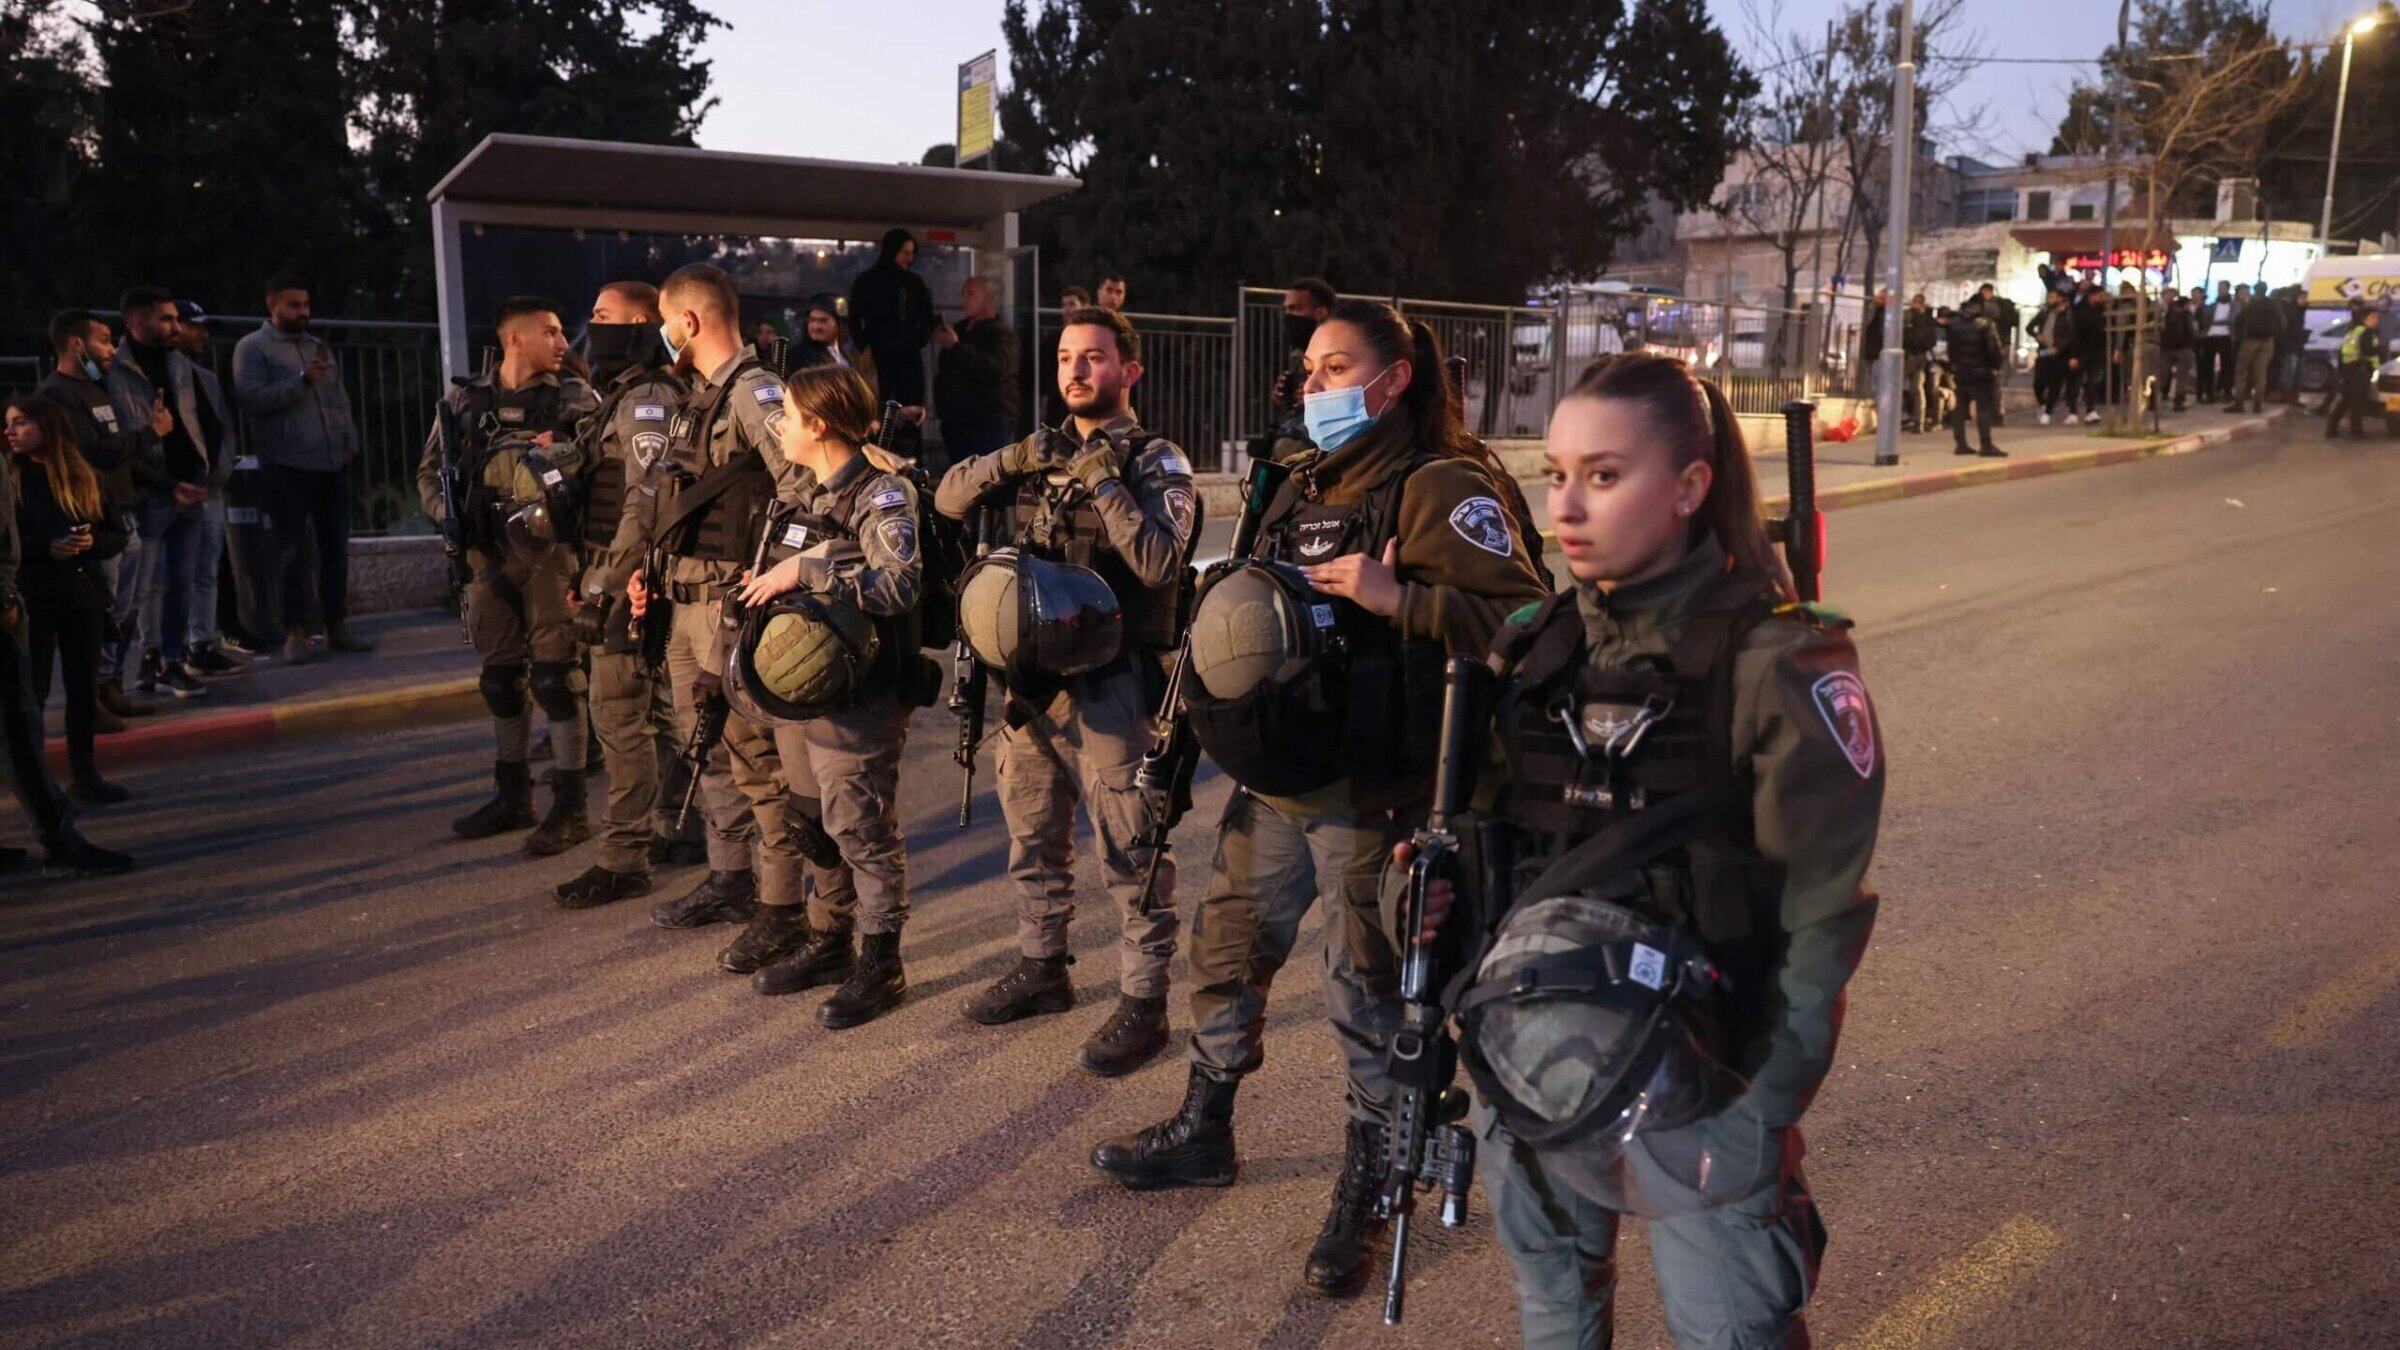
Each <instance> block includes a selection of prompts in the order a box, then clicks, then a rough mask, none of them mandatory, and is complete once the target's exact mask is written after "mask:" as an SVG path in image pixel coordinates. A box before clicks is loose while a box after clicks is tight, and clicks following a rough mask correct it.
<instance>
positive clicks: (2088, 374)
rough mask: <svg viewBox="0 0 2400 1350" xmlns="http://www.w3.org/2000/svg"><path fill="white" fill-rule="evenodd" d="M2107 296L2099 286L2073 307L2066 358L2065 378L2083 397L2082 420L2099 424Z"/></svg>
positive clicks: (2105, 378) (2105, 376)
mask: <svg viewBox="0 0 2400 1350" xmlns="http://www.w3.org/2000/svg"><path fill="white" fill-rule="evenodd" d="M2108 365H2109V348H2108V292H2106V291H2104V290H2102V289H2101V288H2099V287H2098V286H2094V287H2092V288H2091V289H2089V290H2087V291H2085V292H2084V293H2083V303H2082V304H2081V305H2078V306H2076V307H2075V345H2074V346H2073V347H2072V348H2070V349H2069V351H2068V355H2067V372H2068V378H2070V379H2072V380H2074V381H2075V382H2076V383H2077V385H2078V386H2079V387H2080V388H2081V391H2082V395H2083V420H2084V423H2085V424H2086V425H2090V424H2092V423H2094V422H2098V421H2099V420H2100V405H2101V404H2102V403H2104V402H2106V401H2107V399H2108V383H2109V369H2108Z"/></svg>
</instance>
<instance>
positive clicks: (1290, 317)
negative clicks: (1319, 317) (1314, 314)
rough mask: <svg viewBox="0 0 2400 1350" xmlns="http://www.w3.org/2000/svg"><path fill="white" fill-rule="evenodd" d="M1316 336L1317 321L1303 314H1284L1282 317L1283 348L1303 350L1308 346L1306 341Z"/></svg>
mask: <svg viewBox="0 0 2400 1350" xmlns="http://www.w3.org/2000/svg"><path fill="white" fill-rule="evenodd" d="M1316 335H1317V321H1316V320H1315V319H1312V318H1310V317H1308V316H1307V315H1305V314H1286V315H1284V316H1283V345H1284V346H1286V347H1289V348H1292V349H1294V350H1305V349H1306V348H1307V346H1308V340H1309V339H1310V338H1312V337H1315V336H1316Z"/></svg>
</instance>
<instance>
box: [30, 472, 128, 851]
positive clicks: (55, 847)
mask: <svg viewBox="0 0 2400 1350" xmlns="http://www.w3.org/2000/svg"><path fill="white" fill-rule="evenodd" d="M13 458H14V456H11V455H0V749H5V751H6V753H5V754H0V776H5V777H6V778H7V779H8V787H9V790H10V791H11V792H13V793H15V794H16V798H17V804H18V805H20V806H22V807H24V808H25V817H26V819H27V820H30V821H31V822H32V823H33V828H34V833H35V835H36V837H37V838H38V839H39V840H40V841H41V845H42V850H43V852H44V854H45V855H46V856H45V857H44V859H43V868H42V870H43V873H44V874H45V875H48V876H101V875H107V874H112V873H117V872H123V871H126V870H128V869H130V868H131V867H132V866H133V859H131V858H129V857H127V856H126V855H124V854H122V853H116V852H112V851H110V850H108V849H104V848H101V847H99V846H97V845H95V844H93V843H92V842H91V841H90V840H88V839H86V838H84V837H83V834H82V832H80V831H78V830H77V829H76V828H75V816H74V813H73V812H72V811H71V810H69V809H68V806H67V798H66V794H64V793H62V792H60V791H59V790H58V784H57V783H55V782H53V781H51V778H50V767H49V765H48V763H46V762H45V761H44V759H43V758H42V713H41V709H40V707H39V706H37V705H36V704H35V703H34V700H33V671H32V667H31V666H29V665H28V664H27V663H26V660H25V602H24V600H23V599H22V598H21V597H19V596H18V594H17V559H18V538H17V494H16V471H15V468H14V467H13V466H12V465H11V464H10V462H9V461H10V460H11V459H13ZM24 856H25V855H24V851H23V850H21V849H15V848H8V847H5V846H0V871H4V870H6V869H8V868H10V867H13V866H15V865H16V864H17V863H19V862H21V861H23V859H24Z"/></svg>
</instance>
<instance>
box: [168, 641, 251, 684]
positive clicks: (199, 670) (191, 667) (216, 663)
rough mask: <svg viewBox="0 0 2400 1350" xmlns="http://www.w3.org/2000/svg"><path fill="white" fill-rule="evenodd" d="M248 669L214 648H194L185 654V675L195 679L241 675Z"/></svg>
mask: <svg viewBox="0 0 2400 1350" xmlns="http://www.w3.org/2000/svg"><path fill="white" fill-rule="evenodd" d="M248 669H249V667H248V666H246V665H243V664H242V663H241V662H239V661H236V660H234V659H233V658H232V657H230V656H227V655H226V654H225V653H223V652H221V651H219V650H217V649H216V648H215V647H214V646H207V647H192V648H189V649H187V650H186V651H185V652H184V654H183V670H184V673H185V674H187V675H190V676H191V677H193V678H194V679H206V678H208V677H209V676H211V675H239V674H241V673H242V672H243V671H246V670H248Z"/></svg>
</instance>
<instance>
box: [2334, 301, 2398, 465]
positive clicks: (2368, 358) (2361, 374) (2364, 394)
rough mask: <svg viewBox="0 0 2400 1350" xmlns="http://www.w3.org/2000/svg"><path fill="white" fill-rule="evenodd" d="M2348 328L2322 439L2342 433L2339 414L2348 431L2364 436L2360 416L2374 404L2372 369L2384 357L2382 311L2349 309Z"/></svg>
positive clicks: (2362, 416) (2373, 373) (2364, 428)
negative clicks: (2346, 419) (2345, 420)
mask: <svg viewBox="0 0 2400 1350" xmlns="http://www.w3.org/2000/svg"><path fill="white" fill-rule="evenodd" d="M2350 313H2351V319H2350V329H2349V331H2348V332H2346V333H2344V334H2342V346H2341V351H2340V357H2341V367H2340V369H2339V370H2338V371H2336V372H2335V380H2336V383H2335V386H2334V399H2333V408H2332V411H2331V415H2330V416H2328V417H2327V418H2326V419H2325V439H2327V440H2329V441H2330V440H2336V439H2338V438H2339V437H2340V436H2341V434H2342V432H2341V427H2342V415H2343V414H2344V413H2347V414H2349V416H2350V434H2351V435H2352V436H2364V435H2366V434H2367V433H2366V427H2365V426H2364V425H2363V419H2364V418H2365V416H2366V413H2367V410H2368V409H2369V408H2370V407H2373V406H2374V404H2375V387H2374V385H2375V371H2376V369H2377V367H2379V366H2381V365H2382V364H2383V362H2384V358H2385V349H2384V343H2383V311H2382V310H2379V309H2367V308H2365V307H2363V306H2361V307H2357V308H2353V309H2352V310H2351V311H2350Z"/></svg>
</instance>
